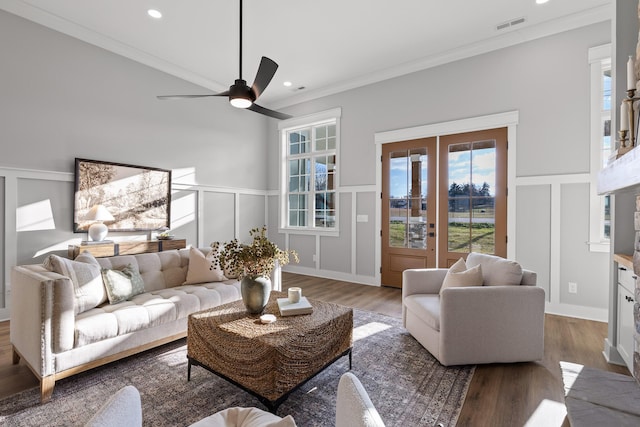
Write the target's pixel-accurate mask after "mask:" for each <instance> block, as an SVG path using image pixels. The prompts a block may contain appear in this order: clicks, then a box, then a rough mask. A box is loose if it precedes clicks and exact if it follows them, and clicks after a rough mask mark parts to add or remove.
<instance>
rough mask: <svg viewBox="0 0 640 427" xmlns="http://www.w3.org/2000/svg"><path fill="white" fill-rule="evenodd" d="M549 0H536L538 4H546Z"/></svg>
mask: <svg viewBox="0 0 640 427" xmlns="http://www.w3.org/2000/svg"><path fill="white" fill-rule="evenodd" d="M548 1H549V0H536V4H545V3H546V2H548Z"/></svg>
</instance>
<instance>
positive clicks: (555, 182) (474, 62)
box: [269, 22, 611, 320]
mask: <svg viewBox="0 0 640 427" xmlns="http://www.w3.org/2000/svg"><path fill="white" fill-rule="evenodd" d="M610 39H611V26H610V23H609V22H604V23H600V24H595V25H591V26H588V27H584V28H581V29H577V30H573V31H568V32H565V33H561V34H557V35H554V36H549V37H545V38H541V39H538V40H534V41H530V42H527V43H523V44H520V45H517V46H513V47H509V48H505V49H501V50H497V51H493V52H490V53H486V54H482V55H478V56H475V57H471V58H467V59H464V60H460V61H457V62H453V63H449V64H446V65H442V66H438V67H434V68H431V69H428V70H424V71H420V72H416V73H413V74H410V75H406V76H403V77H398V78H394V79H390V80H387V81H383V82H380V83H376V84H372V85H369V86H365V87H361V88H357V89H353V90H349V91H346V92H342V93H338V94H335V95H331V96H327V97H324V98H321V99H317V100H314V101H309V102H305V103H302V104H298V105H295V106H290V107H288V108H287V109H286V111H287V112H288V113H290V114H293V115H294V116H301V115H306V114H312V113H316V112H320V111H324V110H328V109H330V108H335V107H341V108H342V117H341V141H340V142H341V146H340V160H339V161H340V178H339V179H340V185H341V191H344V192H350V193H352V194H355V201H356V203H350V204H348V205H347V206H346V207H345V209H342V208H341V214H342V219H341V224H342V221H344V220H347V221H351V220H352V213H353V211H349V210H347V209H346V208H349V209H358V211H357V212H356V213H357V214H367V215H368V216H369V222H368V223H354V224H350V225H351V227H347V228H345V229H344V230H341V231H340V232H341V237H343V238H344V239H345V241H347V242H350V241H351V239H352V238H353V239H354V240H355V247H356V259H357V262H356V268H355V269H353V270H351V271H350V274H351V276H352V277H355V278H357V279H360V280H361V281H363V282H371V281H373V279H372V278H373V276H374V275H375V268H374V266H375V265H376V259H375V252H374V251H373V250H370V249H369V248H372V245H373V242H374V240H373V239H374V237H372V236H375V233H376V232H377V231H378V230H375V229H373V227H372V225H373V224H375V223H376V222H375V219H376V216H377V215H378V212H375V202H374V200H375V199H373V201H371V200H370V201H369V202H368V203H359V202H358V201H359V200H362V199H361V198H362V195H363V194H372V193H371V192H372V191H376V187H375V185H376V181H375V180H376V162H378V161H379V160H378V159H376V151H375V149H376V147H375V144H374V135H375V134H376V133H379V132H385V131H390V130H396V129H406V128H411V127H416V126H423V125H428V124H436V123H443V122H448V121H454V120H461V119H466V118H472V117H480V116H486V115H491V114H495V113H501V112H507V111H516V110H517V111H518V112H519V123H518V125H517V147H515V148H516V150H517V156H516V157H517V158H516V165H515V168H516V177H517V178H516V183H515V185H516V188H517V193H518V194H519V195H521V196H522V197H523V199H526V198H527V197H534V198H535V199H536V200H538V201H539V202H540V203H539V204H538V205H536V206H535V208H534V210H533V211H532V210H531V206H532V204H531V203H528V202H527V201H526V200H518V203H517V207H516V217H515V218H511V219H510V220H511V221H513V220H515V224H516V230H517V231H516V233H517V235H516V236H515V237H516V238H515V239H512V237H513V236H510V239H512V240H510V241H511V242H512V244H513V242H516V254H517V258H518V259H519V261H521V262H522V264H523V265H524V266H525V267H527V268H531V269H535V270H537V271H538V272H539V273H540V276H539V278H540V284H541V286H543V287H544V288H545V289H546V290H547V294H548V295H547V299H548V300H549V302H550V304H549V306H548V309H549V310H550V311H553V312H559V313H563V314H572V315H577V316H581V317H591V318H598V319H600V320H605V319H606V309H607V298H606V286H607V284H606V280H603V279H606V271H607V270H608V256H607V254H605V253H591V252H589V248H588V246H587V245H586V242H587V241H588V240H589V227H588V219H589V200H588V197H586V196H585V194H584V192H585V188H586V189H588V178H587V180H586V181H584V182H582V183H581V184H580V185H578V186H577V187H576V188H573V187H566V188H565V187H562V184H563V183H564V182H565V181H566V179H565V178H566V177H568V176H569V177H572V176H574V175H575V176H582V177H584V176H587V175H588V173H589V159H590V154H589V144H590V143H589V141H590V139H589V138H590V134H589V129H590V127H589V95H590V94H589V88H590V83H589V66H588V57H587V54H588V49H589V48H590V47H594V46H599V45H602V44H605V43H608V42H610ZM272 126H273V129H274V131H273V132H271V134H272V135H273V140H272V142H271V143H272V144H277V143H278V141H277V139H276V136H275V135H276V133H275V125H272ZM512 148H513V147H512ZM271 161H272V162H273V163H274V164H277V161H278V159H277V153H272V155H271ZM569 181H570V182H574V181H576V178H571V179H570V180H569ZM578 181H579V180H578ZM530 185H533V186H534V187H533V188H527V187H529V186H530ZM352 187H356V188H357V189H356V190H355V193H354V191H353V190H352ZM269 188H271V189H273V190H276V189H277V188H278V169H277V168H272V169H270V171H269ZM559 191H562V195H561V196H560V197H565V196H566V197H568V199H567V201H565V202H563V203H562V204H561V205H559V206H557V205H553V209H554V211H553V212H552V203H551V199H552V197H553V198H555V197H558V192H559ZM373 194H375V193H373ZM354 217H355V215H354ZM532 222H533V223H534V224H536V225H537V226H539V227H540V230H539V232H538V230H535V229H531V228H529V227H528V226H527V224H531V223H532ZM552 224H554V228H553V229H554V230H557V229H561V230H562V235H561V236H552V235H551V233H552ZM558 224H559V226H558ZM365 227H366V230H367V233H371V234H365V233H362V232H361V230H362V229H363V228H365ZM343 233H355V237H354V236H353V235H349V236H343V235H342V234H343ZM293 238H294V237H293V234H290V236H289V239H290V240H291V239H293ZM305 238H307V239H308V237H307V236H306V237H305ZM326 240H327V244H329V243H330V242H329V239H326ZM324 242H325V239H324V238H321V239H320V251H319V252H320V255H321V256H324V255H323V254H330V255H328V256H329V259H324V258H323V259H321V260H320V269H319V270H318V271H316V272H315V273H313V272H309V271H305V272H306V273H313V274H318V275H326V276H340V275H341V273H343V272H344V267H345V266H344V260H349V259H351V257H352V255H351V248H352V247H353V245H350V244H345V245H332V244H331V245H330V247H329V250H325V248H324V244H325V243H324ZM560 256H562V261H561V262H559V263H558V262H557V260H558V259H559V258H558V257H560ZM578 266H580V267H579V271H578V270H576V269H578ZM567 281H577V282H578V285H579V293H578V294H577V295H576V294H571V295H568V294H567V293H566V292H565V290H566V287H567Z"/></svg>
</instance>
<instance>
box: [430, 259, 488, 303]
mask: <svg viewBox="0 0 640 427" xmlns="http://www.w3.org/2000/svg"><path fill="white" fill-rule="evenodd" d="M482 282H483V279H482V266H481V265H476V266H475V267H471V268H469V269H467V264H466V263H465V262H464V258H460V259H459V260H458V261H456V262H455V264H453V265H452V266H451V267H450V268H449V271H447V275H446V276H444V280H443V282H442V287H441V288H440V295H442V291H443V290H445V289H446V288H454V287H463V286H482Z"/></svg>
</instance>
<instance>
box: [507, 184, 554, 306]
mask: <svg viewBox="0 0 640 427" xmlns="http://www.w3.org/2000/svg"><path fill="white" fill-rule="evenodd" d="M516 203H517V207H516V211H517V212H518V218H517V220H516V235H517V236H518V239H517V241H516V253H517V254H518V260H519V261H521V262H526V266H527V268H528V269H530V270H533V271H535V272H536V273H537V274H538V282H537V283H538V286H540V287H541V288H544V291H545V297H546V299H547V301H551V292H550V291H551V288H550V283H551V277H550V275H551V271H550V269H549V260H550V258H551V215H550V214H549V212H551V185H529V186H518V187H517V190H516Z"/></svg>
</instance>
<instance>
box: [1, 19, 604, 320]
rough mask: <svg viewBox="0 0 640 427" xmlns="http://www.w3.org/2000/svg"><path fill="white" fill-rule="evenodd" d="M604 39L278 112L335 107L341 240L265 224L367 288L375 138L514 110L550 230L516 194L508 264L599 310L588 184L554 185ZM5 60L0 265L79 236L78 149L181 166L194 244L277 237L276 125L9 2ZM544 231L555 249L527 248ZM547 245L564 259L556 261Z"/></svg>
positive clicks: (577, 165)
mask: <svg viewBox="0 0 640 427" xmlns="http://www.w3.org/2000/svg"><path fill="white" fill-rule="evenodd" d="M610 38H611V34H610V25H609V24H608V23H602V24H596V25H592V26H589V27H585V28H582V29H578V30H574V31H569V32H566V33H563V34H559V35H555V36H551V37H547V38H542V39H539V40H535V41H531V42H527V43H524V44H521V45H518V46H514V47H510V48H506V49H501V50H498V51H494V52H490V53H487V54H483V55H478V56H475V57H472V58H468V59H465V60H461V61H457V62H453V63H450V64H446V65H442V66H439V67H434V68H431V69H428V70H424V71H421V72H417V73H413V74H410V75H407V76H404V77H399V78H395V79H390V80H387V81H384V82H380V83H377V84H372V85H369V86H366V87H362V88H358V89H354V90H350V91H346V92H343V93H340V94H336V95H332V96H328V97H324V98H321V99H318V100H315V101H311V102H307V103H303V104H300V105H296V106H292V107H289V108H287V109H285V110H287V112H289V113H291V114H294V115H296V116H299V115H304V114H310V113H315V112H319V111H323V110H327V109H329V108H334V107H341V108H342V118H341V123H342V131H341V147H340V173H341V176H340V185H341V188H340V192H341V195H340V213H341V218H340V225H341V234H340V236H338V237H322V238H321V237H319V236H314V235H288V236H285V235H279V234H275V233H274V234H272V238H273V239H274V240H275V241H276V243H278V244H279V245H281V246H287V245H288V247H290V248H293V249H296V250H298V251H299V252H300V254H301V263H300V265H299V268H301V269H302V270H303V271H304V272H305V273H313V274H316V275H319V276H327V277H338V278H342V279H346V280H353V281H359V282H362V283H373V282H374V281H375V265H376V259H375V248H374V242H375V236H376V233H377V232H378V230H376V229H375V227H374V224H375V223H376V217H377V215H378V213H377V212H376V211H375V201H376V191H377V189H376V187H375V185H376V182H375V175H376V161H377V159H376V158H375V144H374V134H375V133H376V132H383V131H388V130H393V129H403V128H409V127H413V126H420V125H425V124H433V123H441V122H446V121H450V120H459V119H464V118H469V117H477V116H484V115H489V114H494V113H499V112H505V111H514V110H517V111H519V118H520V119H519V123H518V127H517V164H516V175H517V177H518V178H527V179H530V180H531V181H522V182H517V183H516V185H517V188H518V191H517V193H520V194H529V195H532V196H535V197H538V198H539V199H540V200H541V201H542V203H541V206H539V207H538V210H540V219H539V221H540V224H541V227H543V230H545V233H546V232H547V231H546V228H545V227H548V230H549V231H548V233H549V236H548V237H539V236H538V235H537V234H534V233H530V232H529V233H525V232H522V230H523V226H522V224H523V223H525V221H526V220H531V219H532V213H531V212H530V211H529V210H526V209H524V208H523V204H522V203H518V207H517V213H516V218H515V222H516V229H517V230H519V232H518V235H517V236H516V242H517V245H516V253H517V258H518V259H519V260H520V261H521V262H522V263H523V264H524V266H525V267H528V268H534V269H537V270H538V271H539V272H540V273H541V283H542V284H543V286H545V287H548V289H549V295H550V296H554V295H556V296H557V298H556V299H557V300H556V301H555V303H556V307H555V310H556V311H560V312H563V313H565V314H576V313H578V314H580V313H587V314H586V317H589V316H590V315H591V314H593V313H596V314H598V313H600V311H598V310H606V304H607V301H606V299H604V300H603V299H601V300H598V298H597V297H596V296H597V295H600V293H601V289H600V287H601V286H603V284H602V283H600V282H599V277H600V276H601V274H600V273H601V271H605V270H607V269H608V264H607V256H606V254H590V255H589V258H588V260H589V262H588V264H587V263H584V264H581V263H580V262H579V259H580V256H582V255H584V251H583V248H581V249H580V250H579V251H578V253H576V254H574V252H573V251H572V250H573V249H575V248H576V247H578V246H580V245H582V244H584V242H586V241H587V240H588V227H583V226H582V225H583V224H584V221H585V220H584V218H588V203H587V202H586V201H585V197H584V185H582V186H581V185H579V184H584V183H577V185H576V186H563V184H562V183H563V181H562V177H563V176H568V175H572V174H584V173H587V172H588V168H589V109H588V105H589V72H588V64H587V50H588V48H589V47H593V46H597V45H601V44H604V43H607V42H609V41H610ZM0 55H1V56H2V58H3V59H2V62H1V64H2V65H1V66H0V67H1V71H2V77H1V78H2V89H1V94H2V96H1V97H0V129H2V131H1V133H0V135H1V137H0V138H1V141H2V146H3V148H4V149H3V156H2V158H0V171H3V172H2V173H0V175H2V176H1V177H2V178H3V179H4V184H5V189H4V192H3V193H2V195H3V198H2V201H1V202H2V203H3V204H4V205H3V207H4V209H2V210H1V211H0V215H2V220H3V222H5V224H8V226H7V227H6V229H5V231H6V235H5V236H3V237H4V240H3V241H4V242H5V248H4V250H5V253H4V257H3V259H2V261H3V262H4V263H5V265H7V266H11V265H12V264H15V263H21V262H24V261H26V260H31V259H33V257H34V256H35V255H36V254H39V255H38V256H44V255H46V253H47V252H46V251H47V250H52V249H51V248H55V247H56V245H57V247H58V248H61V247H64V245H66V242H67V241H70V240H73V239H77V240H80V239H81V238H83V237H84V236H79V235H74V234H73V233H72V232H71V231H70V227H71V220H70V214H69V212H68V211H69V209H70V200H71V195H72V172H73V159H74V158H75V157H84V158H90V159H99V160H108V161H117V162H123V163H131V164H139V165H148V166H155V167H161V168H168V169H172V170H174V190H175V193H174V207H176V208H177V207H179V208H180V209H179V211H180V215H176V216H174V219H175V218H181V220H182V221H181V222H180V225H179V226H178V228H177V229H176V230H175V234H176V235H178V236H179V237H186V238H187V239H188V240H189V243H191V244H198V245H208V244H209V243H210V242H211V241H213V240H226V239H228V238H230V237H232V236H237V237H244V234H246V233H247V230H248V229H250V228H252V227H254V226H260V225H262V224H263V223H265V222H266V223H267V224H268V225H269V227H270V229H271V230H272V231H273V230H274V229H275V228H276V227H277V217H278V213H279V207H278V197H277V196H275V195H274V194H275V193H276V192H277V190H278V153H277V150H267V147H274V146H276V145H277V143H278V140H277V129H276V124H275V122H274V121H271V120H268V119H266V118H264V117H262V116H260V115H257V114H253V113H250V112H247V111H238V110H234V109H232V108H230V107H229V106H228V105H227V104H226V102H219V101H221V100H219V99H203V100H192V101H173V102H159V101H157V100H156V99H155V96H156V95H159V94H172V93H202V92H203V91H204V90H203V89H202V88H199V87H197V86H195V85H193V84H190V83H187V82H184V81H182V80H180V79H177V78H174V77H172V76H169V75H167V74H164V73H162V72H159V71H156V70H153V69H150V68H148V67H146V66H143V65H140V64H138V63H136V62H133V61H130V60H128V59H125V58H122V57H119V56H117V55H115V54H111V53H109V52H106V51H104V50H102V49H100V48H97V47H94V46H92V45H89V44H86V43H83V42H80V41H77V40H75V39H72V38H70V37H68V36H65V35H62V34H59V33H56V32H54V31H52V30H48V29H46V28H44V27H41V26H38V25H36V24H33V23H31V22H28V21H25V20H23V19H21V18H18V17H15V16H13V15H10V14H8V13H5V12H0ZM407 100H409V102H407ZM7 148H10V149H7ZM265 157H266V158H267V159H268V161H267V162H264V161H263V159H264V158H265ZM16 170H17V171H18V172H15V171H16ZM31 170H36V171H45V172H48V173H54V174H55V173H59V174H61V176H60V177H54V178H55V179H53V178H51V176H50V174H44V176H41V175H40V174H39V173H31V172H30V171H31ZM3 174H4V175H3ZM15 174H17V175H18V177H17V178H16V177H15V176H14V175H15ZM28 180H36V181H40V182H39V183H38V184H34V183H33V182H27V181H28ZM530 185H534V187H533V188H532V189H527V188H526V187H528V186H530ZM545 186H546V187H545ZM544 188H548V189H549V193H550V194H549V196H548V197H549V198H550V199H551V200H554V197H557V195H558V194H559V193H558V191H560V192H561V193H562V194H563V196H562V197H564V196H567V197H568V198H569V199H568V200H569V201H567V202H563V203H561V204H560V205H559V206H557V205H554V204H553V203H551V202H549V203H547V202H546V201H547V200H548V199H547V195H546V194H545V191H546V190H544ZM540 189H542V190H540ZM14 195H15V200H14V199H12V196H14ZM267 195H269V197H267ZM10 196H11V197H10ZM45 196H46V197H49V198H50V199H51V200H52V202H51V205H52V212H53V216H54V218H55V220H56V227H55V229H53V230H41V231H39V232H35V231H34V232H28V233H24V234H23V233H16V231H15V230H14V229H12V226H13V224H12V220H13V216H14V215H13V214H12V212H15V209H16V208H18V207H19V206H16V203H33V202H34V201H35V202H37V201H40V200H38V199H42V198H43V197H45ZM265 197H267V200H268V205H267V209H266V210H265V209H264V203H263V202H264V198H265ZM16 200H17V201H18V202H16ZM54 200H55V201H54ZM525 206H526V205H525ZM237 207H239V209H237ZM261 208H263V211H262V212H261V211H260V209H261ZM176 210H178V209H176ZM354 210H355V212H354ZM172 212H173V210H172ZM356 215H367V217H368V221H367V222H360V223H358V222H356V221H355V218H356ZM576 215H577V216H579V217H581V218H583V219H581V220H580V221H579V222H577V223H576V224H571V225H572V226H570V227H569V226H568V227H567V229H566V230H564V229H563V231H562V235H561V236H554V235H552V230H556V229H558V228H557V227H555V226H554V225H553V224H562V225H563V226H564V225H565V224H570V221H571V218H573V217H574V216H576ZM546 218H550V219H549V220H548V221H549V223H550V224H551V225H549V224H547V222H546V221H547V219H546ZM581 224H582V225H581ZM231 227H233V231H231ZM547 239H548V240H549V242H551V245H552V247H551V248H549V250H548V251H547V250H544V248H543V250H540V251H538V250H535V248H536V247H537V246H539V245H544V244H545V241H546V240H547ZM554 242H558V243H557V247H554V246H553V245H554V244H555V243H554ZM61 245H62V246H61ZM43 250H44V252H42V251H43ZM60 250H61V249H60ZM9 253H12V254H17V255H15V256H12V255H10V254H9ZM556 254H557V255H558V256H560V255H562V257H563V258H562V260H563V262H561V263H557V264H555V262H556V261H555V260H554V256H555V255H556ZM314 255H315V256H316V259H318V258H317V257H319V259H318V261H314V260H313V258H314ZM7 260H8V261H7ZM565 261H566V262H565ZM578 264H580V265H581V268H582V269H583V270H582V271H581V272H580V276H579V277H577V278H576V276H573V275H572V274H571V272H570V271H569V269H570V268H573V269H575V268H576V265H578ZM1 266H2V265H1V264H0V267H1ZM6 277H7V274H6V269H5V279H6ZM547 277H548V279H547ZM596 279H597V280H596ZM566 280H571V281H576V280H577V281H578V282H579V294H578V297H577V298H574V299H571V296H570V295H565V294H563V293H562V286H564V283H563V282H564V281H566ZM545 281H547V283H544V282H545ZM560 296H562V300H560ZM574 297H575V296H574ZM548 298H549V296H548ZM575 307H578V309H575ZM582 308H585V309H586V310H582V311H581V309H582ZM1 309H2V308H1V307H0V310H1ZM590 309H594V310H595V311H589V310H590ZM0 314H2V311H0ZM0 317H1V316H0ZM591 317H598V315H592V316H591Z"/></svg>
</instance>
